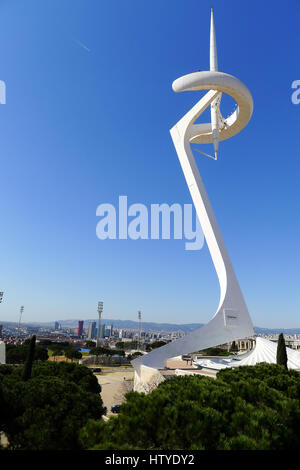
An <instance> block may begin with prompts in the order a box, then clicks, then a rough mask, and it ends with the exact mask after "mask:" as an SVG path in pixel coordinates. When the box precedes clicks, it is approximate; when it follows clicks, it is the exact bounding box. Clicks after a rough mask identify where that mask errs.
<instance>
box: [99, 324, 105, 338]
mask: <svg viewBox="0 0 300 470" xmlns="http://www.w3.org/2000/svg"><path fill="white" fill-rule="evenodd" d="M100 338H105V324H103V325H101V329H100Z"/></svg>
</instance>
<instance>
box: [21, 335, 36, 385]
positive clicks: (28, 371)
mask: <svg viewBox="0 0 300 470" xmlns="http://www.w3.org/2000/svg"><path fill="white" fill-rule="evenodd" d="M35 340H36V336H35V335H33V336H32V338H31V340H30V343H29V349H28V352H27V358H26V362H25V366H24V372H23V380H24V381H26V380H28V379H30V377H31V370H32V364H33V361H34V352H35Z"/></svg>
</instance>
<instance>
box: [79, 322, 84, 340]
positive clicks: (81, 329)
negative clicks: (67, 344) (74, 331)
mask: <svg viewBox="0 0 300 470" xmlns="http://www.w3.org/2000/svg"><path fill="white" fill-rule="evenodd" d="M82 334H83V320H79V322H78V336H79V337H81V336H82Z"/></svg>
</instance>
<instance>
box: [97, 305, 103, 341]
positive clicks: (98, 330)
mask: <svg viewBox="0 0 300 470" xmlns="http://www.w3.org/2000/svg"><path fill="white" fill-rule="evenodd" d="M97 311H98V329H97V341H96V346H97V347H98V346H100V328H101V315H102V312H103V302H101V301H99V302H98V309H97Z"/></svg>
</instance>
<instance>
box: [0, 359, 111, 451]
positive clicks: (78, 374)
mask: <svg viewBox="0 0 300 470" xmlns="http://www.w3.org/2000/svg"><path fill="white" fill-rule="evenodd" d="M22 377H23V371H22V368H20V367H15V368H12V367H10V368H8V367H7V366H4V367H3V366H0V430H2V431H3V432H5V434H6V435H7V437H8V441H9V449H13V450H16V449H20V450H76V449H78V448H79V447H78V446H79V444H78V431H79V429H80V428H81V427H82V426H84V425H85V424H86V423H87V422H88V420H89V419H91V418H93V419H94V418H95V419H96V420H97V419H100V418H101V416H102V415H103V414H104V413H105V408H103V404H102V400H101V396H100V393H99V392H100V391H101V388H100V386H99V384H98V382H97V379H96V377H94V375H93V374H92V372H91V371H90V370H89V369H88V368H86V367H84V366H78V365H76V364H73V363H60V364H58V363H49V362H48V363H40V364H38V365H33V367H32V377H31V379H30V380H27V381H26V382H24V381H23V380H22Z"/></svg>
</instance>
